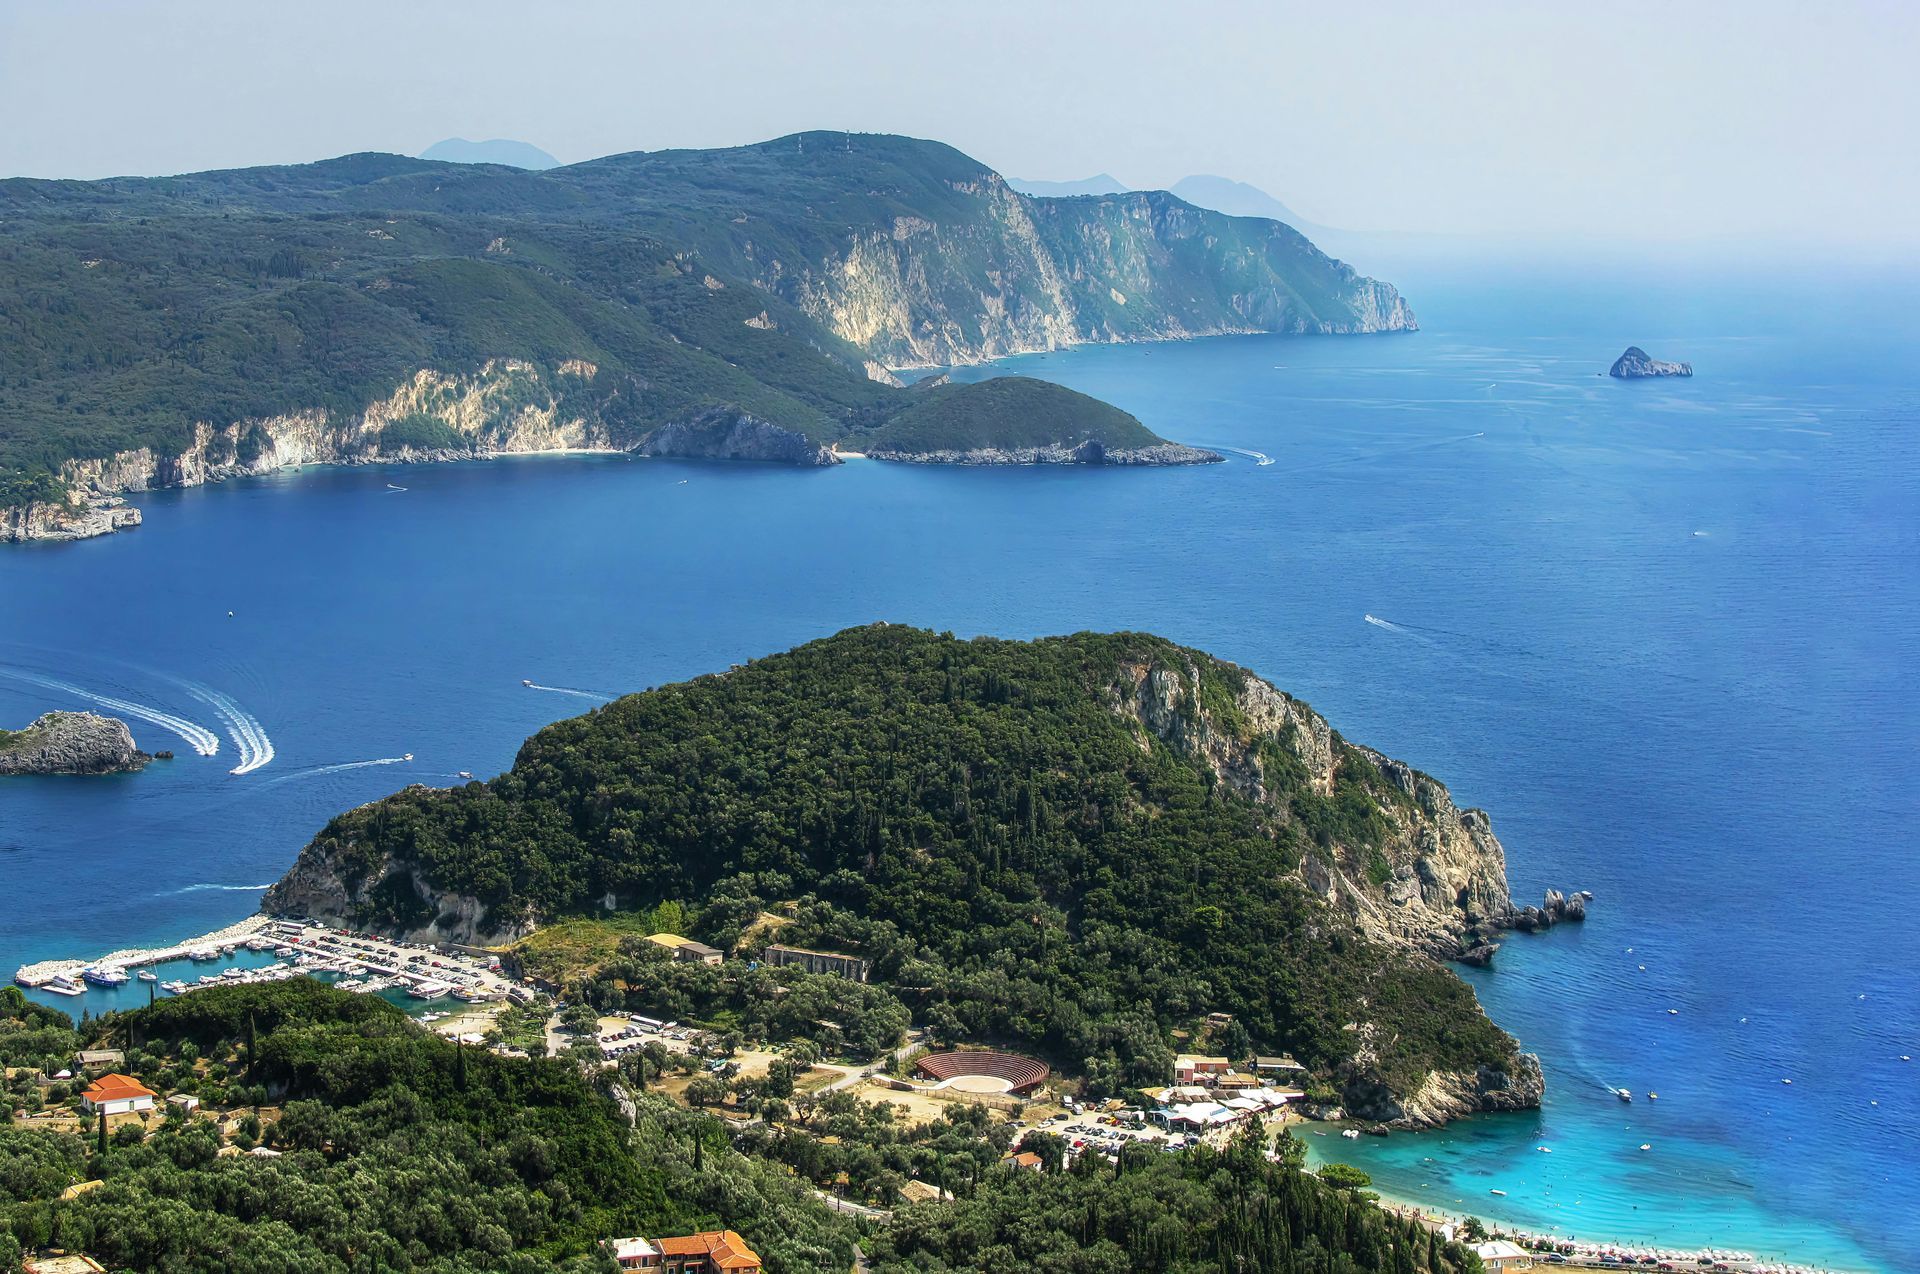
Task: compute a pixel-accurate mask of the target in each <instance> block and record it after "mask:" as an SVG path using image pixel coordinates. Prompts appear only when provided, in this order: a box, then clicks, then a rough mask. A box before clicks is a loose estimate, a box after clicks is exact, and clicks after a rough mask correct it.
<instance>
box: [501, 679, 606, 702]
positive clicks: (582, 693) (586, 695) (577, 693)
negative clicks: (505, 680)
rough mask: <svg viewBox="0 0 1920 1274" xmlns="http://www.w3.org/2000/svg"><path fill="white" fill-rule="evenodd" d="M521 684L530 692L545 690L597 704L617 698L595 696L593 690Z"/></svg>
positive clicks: (529, 682) (528, 682)
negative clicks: (590, 700) (589, 700)
mask: <svg viewBox="0 0 1920 1274" xmlns="http://www.w3.org/2000/svg"><path fill="white" fill-rule="evenodd" d="M520 684H521V685H523V686H525V687H526V688H527V689H529V690H544V691H546V692H547V693H548V694H554V695H572V696H574V697H575V698H576V699H592V700H593V701H594V702H596V703H612V702H613V701H614V698H615V697H616V696H614V695H603V694H595V693H594V692H593V691H591V690H572V689H569V688H568V687H566V686H542V685H536V684H535V683H533V682H531V681H522V682H521V683H520Z"/></svg>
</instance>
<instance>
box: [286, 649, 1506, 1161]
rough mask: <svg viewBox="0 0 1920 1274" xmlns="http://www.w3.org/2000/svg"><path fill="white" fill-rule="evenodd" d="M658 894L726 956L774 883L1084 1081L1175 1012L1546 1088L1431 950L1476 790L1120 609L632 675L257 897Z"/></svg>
mask: <svg viewBox="0 0 1920 1274" xmlns="http://www.w3.org/2000/svg"><path fill="white" fill-rule="evenodd" d="M663 903H668V904H671V905H672V906H674V907H676V908H685V909H687V911H688V914H689V917H690V924H689V928H690V930H691V932H692V934H693V935H694V936H696V937H698V938H700V939H702V940H703V941H705V942H707V943H710V944H712V945H713V946H714V947H715V948H717V949H719V950H722V951H737V952H739V953H741V954H743V955H749V956H751V955H752V954H754V953H755V951H756V950H757V949H758V947H759V946H761V945H763V944H764V942H765V937H764V932H763V929H762V917H763V916H764V915H765V914H766V913H768V912H769V911H771V910H774V909H778V910H779V911H780V912H781V915H782V919H783V922H784V923H785V926H786V927H785V928H783V929H782V930H781V935H782V936H781V941H782V942H796V943H799V944H801V945H804V946H810V947H825V948H830V949H834V950H840V951H850V952H857V953H859V954H860V955H862V956H863V957H865V958H866V959H867V960H868V961H869V963H870V966H871V968H872V970H873V974H872V981H873V983H874V984H876V985H878V986H880V987H883V988H885V990H886V991H887V993H888V995H889V996H891V997H893V998H895V999H897V1000H898V1001H899V1002H900V1003H901V1004H903V1005H904V1006H905V1007H906V1008H907V1010H909V1011H910V1012H911V1014H912V1015H913V1016H914V1018H916V1019H917V1020H918V1021H920V1022H922V1023H923V1024H925V1025H926V1026H928V1027H929V1028H931V1029H932V1030H933V1032H934V1033H935V1034H936V1036H938V1037H939V1038H941V1039H943V1040H948V1041H955V1042H960V1041H988V1042H990V1041H1003V1042H1008V1043H1012V1044H1016V1045H1018V1046H1020V1047H1023V1048H1027V1049H1031V1050H1033V1051H1036V1052H1040V1053H1042V1054H1044V1055H1046V1056H1048V1057H1049V1058H1052V1059H1053V1060H1054V1061H1055V1063H1056V1064H1057V1065H1059V1066H1062V1067H1064V1068H1067V1069H1069V1070H1071V1071H1073V1072H1074V1073H1077V1074H1083V1075H1085V1076H1087V1077H1089V1078H1090V1079H1092V1080H1093V1081H1094V1082H1095V1083H1096V1085H1099V1086H1103V1087H1104V1088H1105V1089H1106V1090H1107V1091H1120V1090H1124V1089H1128V1088H1134V1087H1139V1086H1144V1085H1148V1084H1153V1083H1164V1082H1166V1080H1167V1079H1168V1078H1169V1075H1170V1072H1171V1067H1172V1051H1173V1050H1172V1040H1173V1036H1172V1035H1171V1032H1173V1031H1175V1030H1179V1029H1184V1028H1187V1027H1191V1026H1192V1025H1193V1024H1194V1023H1196V1022H1198V1021H1200V1020H1202V1019H1204V1018H1205V1017H1206V1016H1207V1015H1208V1014H1210V1013H1225V1014H1231V1015H1232V1016H1233V1018H1234V1020H1235V1021H1236V1022H1237V1023H1239V1024H1241V1025H1242V1026H1243V1028H1244V1030H1245V1031H1246V1032H1247V1033H1248V1035H1249V1037H1250V1041H1251V1043H1252V1044H1253V1045H1254V1046H1256V1047H1258V1048H1259V1049H1260V1050H1261V1051H1263V1052H1265V1051H1271V1052H1283V1051H1284V1052H1291V1053H1292V1054H1293V1055H1294V1056H1295V1057H1297V1058H1298V1059H1299V1060H1300V1061H1301V1062H1302V1063H1303V1064H1305V1065H1306V1066H1307V1067H1308V1068H1309V1069H1310V1071H1311V1072H1312V1075H1313V1077H1314V1080H1315V1082H1316V1083H1317V1084H1319V1085H1322V1086H1324V1087H1325V1088H1326V1089H1328V1090H1329V1094H1330V1097H1331V1096H1337V1098H1338V1099H1339V1100H1341V1101H1343V1102H1344V1103H1345V1104H1346V1106H1347V1107H1348V1108H1349V1109H1350V1110H1354V1111H1356V1112H1358V1113H1361V1114H1364V1115H1366V1116H1368V1117H1372V1118H1378V1119H1382V1120H1391V1121H1397V1122H1401V1123H1407V1124H1420V1123H1430V1122H1434V1121H1436V1120H1443V1119H1446V1118H1450V1117H1453V1116H1455V1115H1459V1114H1463V1113H1467V1112H1470V1111H1473V1110H1479V1109H1501V1108H1512V1107H1518V1106H1526V1105H1531V1104H1534V1103H1535V1102H1537V1100H1538V1097H1539V1093H1540V1085H1539V1074H1538V1068H1537V1066H1536V1065H1535V1064H1534V1062H1533V1061H1532V1059H1531V1058H1529V1057H1526V1056H1525V1055H1523V1054H1521V1053H1520V1052H1519V1050H1518V1049H1517V1047H1516V1046H1515V1044H1514V1041H1513V1040H1512V1039H1510V1038H1509V1037H1508V1036H1507V1035H1505V1034H1504V1033H1503V1032H1502V1031H1500V1030H1499V1029H1498V1028H1497V1027H1496V1026H1494V1025H1493V1023H1491V1022H1490V1021H1488V1020H1487V1018H1486V1017H1485V1015H1484V1014H1483V1013H1482V1012H1481V1011H1480V1008H1479V1006H1478V1004H1477V1003H1476V1001H1475V999H1474V997H1473V994H1472V992H1471V991H1469V990H1468V989H1467V987H1466V986H1465V985H1464V984H1462V983H1461V982H1460V981H1459V979H1458V978H1456V977H1455V976H1454V975H1453V974H1452V973H1451V972H1450V971H1449V970H1448V969H1447V968H1446V967H1445V966H1444V965H1443V964H1441V963H1440V962H1439V959H1438V957H1446V956H1451V955H1457V954H1460V953H1461V952H1462V951H1465V950H1467V949H1468V948H1469V947H1471V946H1473V945H1474V944H1476V943H1477V942H1479V941H1481V940H1482V936H1483V933H1484V931H1485V930H1487V929H1488V928H1490V927H1492V926H1495V925H1497V924H1499V923H1500V922H1501V921H1502V920H1503V919H1504V918H1505V917H1506V915H1507V914H1508V912H1509V909H1510V904H1509V902H1508V899H1507V896H1506V883H1505V867H1504V860H1503V857H1502V855H1501V851H1500V847H1499V842H1498V841H1497V840H1495V839H1494V838H1493V836H1492V832H1491V830H1490V828H1489V826H1488V824H1487V820H1486V817H1485V815H1483V814H1480V813H1479V812H1478V811H1472V810H1468V811H1462V810H1459V809H1457V808H1456V807H1455V806H1454V805H1453V802H1452V801H1451V799H1450V798H1449V797H1448V795H1447V793H1446V789H1445V788H1444V787H1442V786H1441V785H1440V784H1439V783H1437V782H1435V781H1434V780H1432V779H1431V778H1429V777H1427V776H1426V775H1423V774H1420V773H1419V772H1417V771H1414V770H1412V769H1410V768H1409V767H1407V766H1405V765H1402V764H1400V763H1398V762H1395V761H1392V760H1390V759H1388V758H1386V757H1383V756H1381V755H1379V754H1378V753H1374V752H1371V751H1368V750H1366V749H1363V748H1359V747H1356V746H1353V745H1351V744H1349V743H1347V742H1346V741H1345V740H1343V739H1341V738H1340V736H1339V735H1338V734H1337V733H1336V732H1334V731H1333V730H1331V728H1330V727H1328V725H1327V723H1326V722H1325V721H1324V720H1323V719H1322V718H1321V717H1320V716H1319V715H1318V714H1316V713H1314V712H1313V711H1312V710H1311V709H1310V708H1308V707H1307V706H1306V705H1305V704H1303V703H1300V702H1299V701H1297V700H1294V699H1291V698H1289V697H1288V696H1286V695H1284V694H1281V693H1280V692H1278V691H1276V690H1274V689H1273V688H1272V687H1271V686H1269V685H1267V684H1266V683H1265V682H1263V681H1260V680H1259V679H1258V678H1256V677H1253V676H1251V675H1250V674H1248V673H1247V672H1245V671H1244V670H1242V669H1240V668H1238V667H1235V666H1233V665H1231V664H1227V663H1223V662H1221V661H1218V660H1215V659H1212V658H1210V657H1209V656H1207V655H1204V654H1202V653H1200V652H1197V651H1192V650H1188V649H1184V648H1182V647H1179V646H1176V645H1174V644H1173V643H1171V642H1168V641H1165V640H1162V639H1160V638H1156V637H1151V636H1146V635H1142V634H1130V633H1121V634H1081V635H1078V636H1073V637H1064V638H1053V639H1047V640H1043V641H1035V642H1016V641H999V640H991V639H977V640H972V641H962V640H957V639H955V638H953V637H951V636H945V635H940V634H936V633H931V632H924V631H920V630H916V629H910V628H901V627H893V626H887V625H884V624H882V625H874V626H870V627H865V628H860V629H853V630H849V631H847V632H844V633H841V634H839V635H838V636H835V637H832V638H828V639H825V640H822V641H817V642H813V643H811V644H809V645H806V646H802V647H800V648H798V649H796V650H793V651H790V652H788V653H785V654H781V655H775V656H772V657H769V658H766V659H762V660H757V661H755V662H753V663H750V664H747V665H744V666H742V667H738V668H735V669H733V670H732V671H729V672H727V673H724V674H717V675H710V676H705V677H700V678H696V679H695V680H693V681H689V682H685V683H682V684H677V685H671V686H665V687H662V688H660V689H657V690H652V691H648V692H645V693H641V694H636V695H631V696H628V697H626V698H624V699H621V700H619V701H617V702H615V703H613V704H610V705H608V706H606V707H604V708H601V709H598V710H596V711H594V712H592V713H590V714H588V715H587V716H583V717H578V718H575V719H572V720H568V721H562V722H559V723H557V724H555V725H553V726H550V727H548V728H547V729H545V730H542V731H541V732H540V733H539V734H537V735H535V736H534V737H533V738H531V739H529V740H528V741H527V743H526V744H525V745H524V746H523V747H522V749H521V752H520V755H519V757H518V759H517V760H516V761H515V763H514V766H513V768H512V769H511V770H509V771H508V772H507V773H505V774H502V775H500V776H499V777H498V778H495V779H493V780H492V781H490V782H485V783H481V782H472V783H468V784H466V785H465V786H462V787H458V788H454V789H450V790H436V789H427V788H418V787H416V788H410V789H408V790H406V791H404V792H401V793H399V794H397V795H395V796H392V797H390V798H388V799H386V800H383V801H379V802H376V803H374V804H372V805H368V806H365V807H362V808H360V809H357V810H354V811H352V812H350V813H347V814H343V815H341V816H339V817H338V818H336V819H334V820H333V821H332V822H331V823H329V824H328V825H327V827H326V828H325V829H324V830H323V831H322V832H321V833H320V834H319V835H318V836H317V837H315V839H314V840H313V842H312V843H311V844H310V845H308V846H307V848H306V849H305V850H304V851H303V852H302V853H301V855H300V858H299V861H298V862H297V863H296V865H295V866H294V868H293V869H292V871H290V872H289V873H288V875H287V876H286V878H285V879H283V880H282V881H281V882H280V883H279V884H278V885H276V886H275V887H274V889H273V890H271V891H270V892H269V894H268V895H267V897H266V900H265V904H264V906H265V907H266V909H268V910H288V911H298V912H306V913H310V914H313V915H316V916H320V917H325V918H329V919H336V920H338V921H342V922H350V923H352V924H354V925H357V926H363V927H373V928H379V929H384V930H387V931H391V932H403V933H411V934H417V935H428V934H431V935H434V936H437V937H443V938H446V937H451V938H456V939H458V940H461V941H484V942H505V941H511V940H512V939H514V938H515V937H516V936H519V935H523V934H525V933H527V932H529V931H531V930H534V929H535V928H536V927H537V926H540V925H543V924H549V923H551V922H555V921H559V920H562V919H564V918H566V917H573V916H605V915H608V914H610V913H611V914H613V915H616V916H617V915H622V914H630V913H635V912H641V913H645V912H648V911H650V910H651V909H655V908H658V907H659V906H660V905H661V904H663ZM783 972H785V971H783ZM633 976H635V977H639V976H641V974H640V973H635V974H634V975H633ZM645 976H647V977H656V976H659V975H654V974H646V975H645ZM688 993H697V994H701V995H706V996H713V995H725V996H730V997H736V998H735V999H734V1001H733V1003H734V1006H735V1008H736V1011H739V1012H743V1013H744V1012H750V1011H752V1010H751V1005H750V1003H749V999H748V998H739V997H751V996H752V995H753V994H755V992H754V991H753V988H752V987H751V986H748V985H744V984H741V985H732V986H720V985H718V984H716V985H715V986H713V987H710V988H707V989H706V990H703V991H701V990H696V988H693V987H691V986H689V988H688ZM769 993H771V994H773V995H779V994H782V992H779V991H777V990H773V991H770V992H768V991H763V992H759V994H762V995H766V994H769Z"/></svg>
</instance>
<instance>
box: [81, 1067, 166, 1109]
mask: <svg viewBox="0 0 1920 1274" xmlns="http://www.w3.org/2000/svg"><path fill="white" fill-rule="evenodd" d="M83 1095H84V1096H85V1097H86V1099H87V1100H88V1101H90V1102H95V1103H98V1102H103V1101H125V1100H127V1099H128V1098H129V1097H157V1096H159V1094H158V1093H156V1092H154V1091H153V1090H152V1089H151V1088H148V1087H147V1086H146V1085H145V1084H143V1083H141V1082H140V1081H139V1080H137V1079H135V1078H134V1077H133V1076H131V1075H121V1074H117V1073H116V1074H112V1075H102V1076H101V1077H100V1078H99V1079H96V1080H94V1081H93V1083H91V1084H89V1085H88V1086H87V1091H86V1092H85V1094H83Z"/></svg>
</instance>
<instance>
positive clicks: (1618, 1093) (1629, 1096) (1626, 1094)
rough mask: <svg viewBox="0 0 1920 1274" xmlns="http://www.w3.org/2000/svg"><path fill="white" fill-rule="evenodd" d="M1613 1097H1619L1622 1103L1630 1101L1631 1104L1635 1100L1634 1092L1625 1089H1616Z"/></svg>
mask: <svg viewBox="0 0 1920 1274" xmlns="http://www.w3.org/2000/svg"><path fill="white" fill-rule="evenodd" d="M1613 1095H1614V1096H1615V1097H1618V1098H1619V1099H1620V1100H1621V1101H1629V1102H1630V1101H1632V1100H1633V1093H1632V1091H1631V1090H1629V1089H1625V1088H1616V1089H1614V1090H1613Z"/></svg>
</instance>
